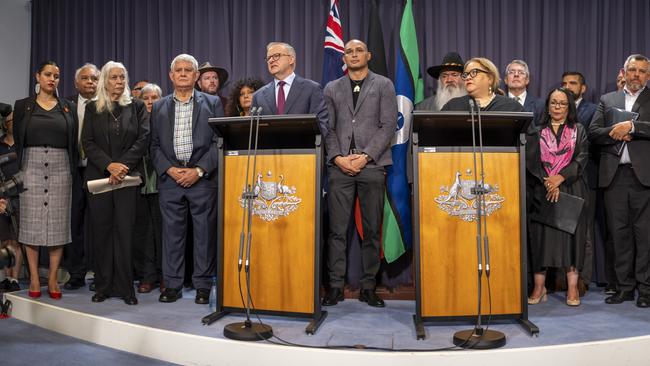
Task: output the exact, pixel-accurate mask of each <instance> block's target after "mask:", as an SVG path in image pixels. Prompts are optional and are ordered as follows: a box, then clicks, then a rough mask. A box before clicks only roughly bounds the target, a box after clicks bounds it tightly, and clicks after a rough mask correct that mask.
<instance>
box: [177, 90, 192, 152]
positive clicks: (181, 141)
mask: <svg viewBox="0 0 650 366" xmlns="http://www.w3.org/2000/svg"><path fill="white" fill-rule="evenodd" d="M174 105H175V107H174V153H175V154H176V159H178V161H180V162H184V163H187V162H188V161H190V158H191V157H192V149H193V145H192V111H193V109H194V91H192V96H191V97H190V99H188V100H187V101H185V102H182V101H180V100H179V99H178V98H176V93H175V92H174Z"/></svg>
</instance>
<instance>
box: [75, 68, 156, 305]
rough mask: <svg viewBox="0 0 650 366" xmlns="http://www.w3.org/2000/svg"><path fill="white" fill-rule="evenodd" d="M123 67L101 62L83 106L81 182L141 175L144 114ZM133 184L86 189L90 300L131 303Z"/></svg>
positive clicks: (145, 144)
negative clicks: (93, 96) (93, 95)
mask: <svg viewBox="0 0 650 366" xmlns="http://www.w3.org/2000/svg"><path fill="white" fill-rule="evenodd" d="M128 84H129V80H128V74H127V71H126V68H125V67H124V65H122V64H121V63H119V62H114V61H109V62H107V63H106V65H104V67H102V70H101V73H100V75H99V83H98V85H97V101H95V102H92V103H90V104H89V105H88V106H87V107H86V114H85V117H84V119H85V122H84V127H83V131H82V133H81V141H82V146H83V149H84V152H85V153H86V156H87V157H88V167H87V168H86V177H85V179H86V181H92V180H96V179H103V178H108V183H109V184H110V185H119V184H120V183H122V181H123V179H124V178H125V177H126V176H127V175H128V176H141V175H142V174H141V165H142V157H143V156H144V154H145V152H146V150H147V147H148V144H149V113H148V112H147V110H146V107H145V105H144V102H142V101H141V100H139V99H135V100H131V96H130V92H129V87H128ZM138 189H139V187H137V186H131V187H123V188H119V189H114V190H111V191H108V192H104V193H99V194H89V198H88V207H89V210H90V217H91V225H92V232H93V238H94V239H93V253H94V263H95V295H93V297H92V301H93V302H102V301H104V300H106V299H107V298H108V297H112V296H113V297H121V298H122V299H123V300H124V302H125V303H126V304H127V305H136V304H137V303H138V300H137V299H136V297H135V291H134V288H133V264H132V252H133V230H134V225H135V213H136V198H137V194H138Z"/></svg>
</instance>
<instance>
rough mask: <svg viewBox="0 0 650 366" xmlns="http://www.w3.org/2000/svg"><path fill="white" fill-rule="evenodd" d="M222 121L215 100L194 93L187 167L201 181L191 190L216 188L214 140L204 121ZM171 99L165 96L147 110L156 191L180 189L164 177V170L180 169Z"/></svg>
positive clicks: (209, 96) (215, 140)
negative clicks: (195, 170)
mask: <svg viewBox="0 0 650 366" xmlns="http://www.w3.org/2000/svg"><path fill="white" fill-rule="evenodd" d="M213 117H223V106H222V105H221V101H220V100H219V98H218V97H216V96H213V95H208V94H205V93H202V92H199V91H196V90H195V91H194V105H193V111H192V143H193V150H192V156H191V157H190V161H189V166H190V167H196V166H198V167H201V169H203V170H204V171H205V175H204V176H203V178H201V179H199V181H198V182H196V183H195V184H194V186H192V187H206V188H216V187H217V175H216V174H215V173H216V169H217V160H218V151H217V138H218V136H217V135H216V134H215V133H214V131H213V130H212V128H210V126H209V125H208V118H213ZM174 119H175V103H174V95H173V94H170V95H167V96H165V97H163V98H161V99H160V100H158V101H156V103H154V105H153V109H152V110H151V150H150V154H151V161H152V162H153V165H154V167H155V168H156V172H157V173H158V177H159V179H158V189H159V190H160V189H170V188H176V187H179V188H180V186H179V185H178V184H177V183H176V182H175V181H174V180H173V179H172V178H171V177H170V176H168V175H167V169H169V168H171V167H173V166H174V167H181V165H180V164H179V162H178V160H177V159H176V153H175V152H174V123H175V121H174Z"/></svg>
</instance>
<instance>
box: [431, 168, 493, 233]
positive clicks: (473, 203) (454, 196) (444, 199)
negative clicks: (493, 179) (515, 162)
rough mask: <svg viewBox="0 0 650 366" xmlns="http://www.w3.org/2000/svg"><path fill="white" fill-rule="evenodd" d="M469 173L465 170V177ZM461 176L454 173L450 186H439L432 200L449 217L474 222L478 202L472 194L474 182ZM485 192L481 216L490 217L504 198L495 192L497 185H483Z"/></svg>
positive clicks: (469, 172)
mask: <svg viewBox="0 0 650 366" xmlns="http://www.w3.org/2000/svg"><path fill="white" fill-rule="evenodd" d="M470 174H471V171H470V170H469V169H468V170H467V175H470ZM461 177H462V174H461V173H460V172H456V178H455V179H454V182H453V183H452V184H451V186H441V187H440V193H441V195H439V196H438V197H436V198H434V199H433V200H434V201H435V202H436V203H437V204H438V208H440V209H441V210H443V211H445V212H446V213H447V214H449V215H450V216H457V217H458V218H460V219H462V220H463V221H474V220H476V217H477V208H478V200H477V199H476V194H474V191H473V189H474V186H475V185H476V181H475V180H473V179H466V180H465V179H462V178H461ZM483 188H484V190H485V192H487V193H485V196H484V197H485V206H484V208H483V215H487V216H489V215H491V214H492V213H493V212H495V211H496V210H498V209H500V208H501V205H502V203H503V202H504V201H505V198H503V197H501V196H500V195H499V194H498V193H497V192H498V191H499V186H498V185H489V184H483Z"/></svg>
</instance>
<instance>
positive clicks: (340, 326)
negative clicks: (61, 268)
mask: <svg viewBox="0 0 650 366" xmlns="http://www.w3.org/2000/svg"><path fill="white" fill-rule="evenodd" d="M158 295H159V292H158V291H157V290H154V291H153V292H152V293H150V294H145V295H138V300H139V301H140V304H139V305H137V306H127V305H125V304H124V303H123V302H122V301H121V300H120V299H109V300H107V301H105V302H103V303H100V304H94V303H92V302H91V301H90V298H91V296H92V293H91V292H89V291H87V290H78V291H67V292H65V293H64V297H63V300H61V301H55V300H51V299H49V298H42V299H41V300H39V301H44V302H48V303H52V304H56V305H59V306H62V307H65V308H68V309H72V310H77V311H81V312H87V313H90V314H94V315H99V316H104V317H109V318H112V319H116V320H122V321H126V322H132V323H137V324H141V325H145V326H151V327H157V328H162V329H166V330H172V331H177V332H186V333H191V334H196V335H202V336H208V337H217V338H223V327H224V326H225V325H226V324H229V323H232V322H237V321H241V320H242V319H243V318H242V316H241V315H229V316H227V317H225V318H222V319H221V320H219V321H218V322H216V323H214V324H212V325H211V326H203V325H202V324H201V318H202V317H203V316H205V315H207V314H208V313H209V310H208V306H207V305H196V304H194V292H193V291H186V292H185V293H184V297H183V299H181V300H179V301H177V302H176V303H173V304H163V303H160V302H158ZM563 295H564V294H553V295H549V300H548V302H546V303H542V304H539V305H535V306H530V307H529V314H530V315H529V318H530V320H531V321H532V322H533V323H535V324H536V325H537V326H538V327H539V328H540V334H539V337H531V336H529V335H528V333H526V332H525V331H524V329H523V328H522V327H521V326H520V325H518V324H516V323H512V322H506V323H499V324H492V325H491V328H492V329H496V330H499V331H501V332H504V333H505V334H506V336H507V345H506V346H505V348H518V347H536V346H548V345H560V344H567V343H579V342H587V341H596V340H605V339H614V338H625V337H632V336H640V335H648V334H650V326H648V324H650V309H639V308H637V307H636V306H635V305H634V302H626V303H623V304H620V305H607V304H605V303H604V298H605V295H604V294H603V293H602V292H601V289H598V288H596V289H594V290H592V291H590V292H589V293H588V294H587V295H586V296H585V297H584V298H583V303H582V305H581V306H580V307H577V308H571V307H568V306H566V305H565V303H564V297H563ZM21 296H26V294H25V293H22V294H21ZM324 310H327V311H328V312H329V315H328V317H327V319H326V320H325V322H324V323H323V325H322V326H321V328H320V329H319V331H318V332H317V333H316V334H315V335H313V336H307V335H306V334H305V333H304V329H305V327H306V326H307V321H306V320H301V319H296V318H286V317H274V316H262V319H263V321H264V322H265V323H266V324H269V325H271V326H272V327H273V331H274V334H275V335H277V336H279V337H280V338H282V339H284V340H287V341H290V342H293V343H299V344H305V345H311V346H341V345H365V346H372V347H382V348H389V349H396V350H397V349H405V348H408V349H414V348H417V349H427V348H443V347H450V346H452V344H451V338H452V336H453V333H454V332H455V331H457V330H463V329H470V328H471V327H472V325H471V324H453V325H452V324H443V325H435V326H427V327H426V332H427V338H426V339H425V340H423V341H417V340H416V339H415V330H414V327H413V321H412V315H413V313H414V311H415V303H414V302H412V301H388V302H387V306H386V308H383V309H377V308H371V307H369V306H367V305H366V304H365V303H362V302H359V301H358V300H356V299H347V300H345V301H344V302H342V303H340V304H339V305H337V306H334V307H329V308H324ZM484 321H485V318H484ZM0 337H1V339H3V340H4V342H2V343H0V355H1V354H6V353H5V352H2V350H3V349H6V350H7V351H8V352H7V353H9V354H10V355H11V358H10V359H9V361H10V362H9V364H12V362H18V363H20V364H23V365H24V364H27V363H29V362H30V361H35V360H38V359H43V357H46V355H51V354H60V355H62V357H64V358H62V360H64V359H65V360H66V362H63V361H62V363H65V364H75V363H73V361H75V360H77V359H80V360H83V359H84V357H86V355H87V357H89V358H87V360H92V359H96V357H97V356H96V355H101V356H100V357H105V358H106V360H112V359H115V360H116V361H117V362H118V363H121V364H130V365H131V364H134V365H138V364H150V363H154V364H156V361H153V360H150V359H146V358H143V357H139V356H134V355H129V354H126V353H123V352H118V351H112V350H110V349H107V348H104V347H99V346H95V345H92V344H88V343H86V342H82V341H78V340H76V339H73V338H69V337H63V336H60V335H57V334H53V333H51V332H49V331H45V330H41V329H40V328H36V327H34V326H31V325H28V324H25V323H22V322H19V321H17V320H14V319H11V320H2V321H0ZM7 340H9V341H7ZM275 341H278V340H277V339H276V340H275ZM35 343H36V344H38V345H39V346H38V347H34V344H35ZM45 343H47V345H46V346H44V347H43V346H42V345H43V344H45ZM32 348H35V349H36V351H35V352H32V351H31V350H32ZM70 349H72V350H74V351H72V352H71V351H69V350H70ZM64 355H69V356H64ZM72 355H75V356H74V357H73V356H72ZM122 359H125V361H124V362H123V361H122ZM3 361H4V360H3ZM2 363H3V364H5V363H4V362H2ZM18 363H16V364H18ZM78 364H84V362H82V361H79V363H78Z"/></svg>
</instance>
